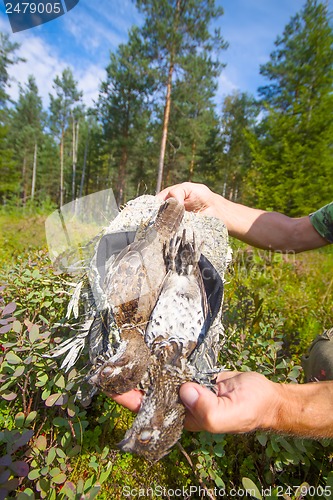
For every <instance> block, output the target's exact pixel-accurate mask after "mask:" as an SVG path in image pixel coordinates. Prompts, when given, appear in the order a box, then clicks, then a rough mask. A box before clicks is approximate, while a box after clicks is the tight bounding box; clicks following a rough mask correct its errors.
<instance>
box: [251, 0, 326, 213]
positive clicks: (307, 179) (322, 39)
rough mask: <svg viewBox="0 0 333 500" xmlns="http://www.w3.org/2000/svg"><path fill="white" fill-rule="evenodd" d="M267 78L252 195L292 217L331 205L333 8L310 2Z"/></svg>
mask: <svg viewBox="0 0 333 500" xmlns="http://www.w3.org/2000/svg"><path fill="white" fill-rule="evenodd" d="M275 45H276V50H275V51H274V52H273V53H272V54H271V58H270V61H269V62H268V63H267V64H265V65H263V66H262V67H261V74H262V75H263V76H265V77H266V78H268V79H269V80H270V83H269V84H268V85H266V86H264V87H262V88H261V89H259V90H260V94H261V97H262V99H263V102H264V104H265V106H266V116H265V119H264V121H263V124H262V130H261V134H260V136H259V138H257V139H255V138H252V140H251V146H252V150H253V155H254V165H255V169H254V170H253V171H252V172H251V176H250V177H249V178H248V185H249V190H248V192H249V193H250V195H251V194H252V198H253V201H254V202H255V203H257V204H259V205H260V206H261V207H262V208H274V209H277V210H281V211H284V212H286V213H289V214H291V215H298V214H302V213H303V214H304V213H308V212H310V211H311V210H313V209H315V208H316V207H318V206H321V205H323V204H324V203H326V202H329V201H331V199H332V193H331V179H332V174H333V156H332V135H333V92H332V91H333V32H332V27H331V24H330V16H329V13H328V8H327V6H326V5H325V4H323V3H320V2H318V1H317V0H307V2H306V4H305V6H304V8H303V9H302V10H301V12H300V13H298V14H297V15H296V16H294V17H293V18H292V19H291V21H290V23H289V24H288V25H287V26H286V28H285V30H284V33H283V35H282V37H278V39H277V40H276V42H275Z"/></svg>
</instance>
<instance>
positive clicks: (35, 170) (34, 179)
mask: <svg viewBox="0 0 333 500" xmlns="http://www.w3.org/2000/svg"><path fill="white" fill-rule="evenodd" d="M36 174H37V142H35V150H34V163H33V166H32V181H31V199H32V200H33V199H34V197H35V189H36Z"/></svg>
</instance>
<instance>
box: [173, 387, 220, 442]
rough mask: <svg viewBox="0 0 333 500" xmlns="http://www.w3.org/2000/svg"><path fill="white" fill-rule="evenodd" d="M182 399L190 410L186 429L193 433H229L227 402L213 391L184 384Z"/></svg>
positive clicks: (181, 392) (181, 393)
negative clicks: (200, 431)
mask: <svg viewBox="0 0 333 500" xmlns="http://www.w3.org/2000/svg"><path fill="white" fill-rule="evenodd" d="M179 394H180V397H181V400H182V401H183V404H184V405H185V407H186V408H187V409H188V413H187V416H186V419H185V427H186V429H188V430H191V431H198V430H206V431H208V432H215V433H216V432H228V430H227V428H226V422H225V415H224V410H225V402H224V400H223V399H222V398H218V397H217V396H216V395H215V394H214V393H213V392H212V391H210V390H209V389H207V388H206V387H202V386H200V385H198V384H194V383H186V384H183V385H182V386H181V388H180V393H179Z"/></svg>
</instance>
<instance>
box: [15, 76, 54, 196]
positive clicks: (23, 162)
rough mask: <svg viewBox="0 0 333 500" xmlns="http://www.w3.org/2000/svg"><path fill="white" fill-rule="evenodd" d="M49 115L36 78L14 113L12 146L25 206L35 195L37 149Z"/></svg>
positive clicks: (21, 93)
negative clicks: (27, 200) (19, 174)
mask: <svg viewBox="0 0 333 500" xmlns="http://www.w3.org/2000/svg"><path fill="white" fill-rule="evenodd" d="M45 122H46V113H45V112H44V111H43V104H42V99H41V97H40V96H39V94H38V88H37V85H36V81H35V79H34V77H33V76H29V77H28V82H27V84H26V85H25V87H23V86H22V85H20V86H19V98H18V101H17V103H16V104H15V106H14V108H13V111H12V113H11V120H10V129H9V137H8V139H9V142H10V144H11V146H12V148H13V151H14V156H15V161H16V163H17V168H18V170H19V171H21V198H22V201H23V204H25V202H26V199H27V197H28V196H30V197H31V198H32V199H33V198H34V196H35V191H36V177H37V155H38V148H39V147H41V144H42V142H43V136H44V134H43V129H44V127H45Z"/></svg>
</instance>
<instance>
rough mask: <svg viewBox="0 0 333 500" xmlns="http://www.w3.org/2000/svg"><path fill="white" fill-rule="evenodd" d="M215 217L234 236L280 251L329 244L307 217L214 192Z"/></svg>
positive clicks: (257, 245) (300, 249)
mask: <svg viewBox="0 0 333 500" xmlns="http://www.w3.org/2000/svg"><path fill="white" fill-rule="evenodd" d="M212 202H213V206H214V209H215V214H214V215H215V216H216V217H218V218H220V219H222V220H223V221H224V222H225V224H226V226H227V228H228V231H229V233H230V235H231V236H233V237H235V238H237V239H239V240H241V241H244V242H245V243H248V244H249V245H252V246H255V247H258V248H265V249H271V250H274V251H281V252H288V251H294V252H301V251H304V250H310V249H313V248H318V247H321V246H323V245H326V244H327V242H326V241H325V240H324V239H323V238H322V237H321V236H320V235H319V234H318V233H317V231H316V230H315V229H314V228H313V227H312V224H311V222H310V220H309V218H308V217H301V218H297V219H293V218H290V217H287V216H286V215H283V214H280V213H278V212H265V211H264V210H258V209H254V208H249V207H246V206H244V205H241V204H238V203H233V202H231V201H229V200H226V199H225V198H223V197H221V196H219V195H217V194H215V193H213V197H212Z"/></svg>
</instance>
